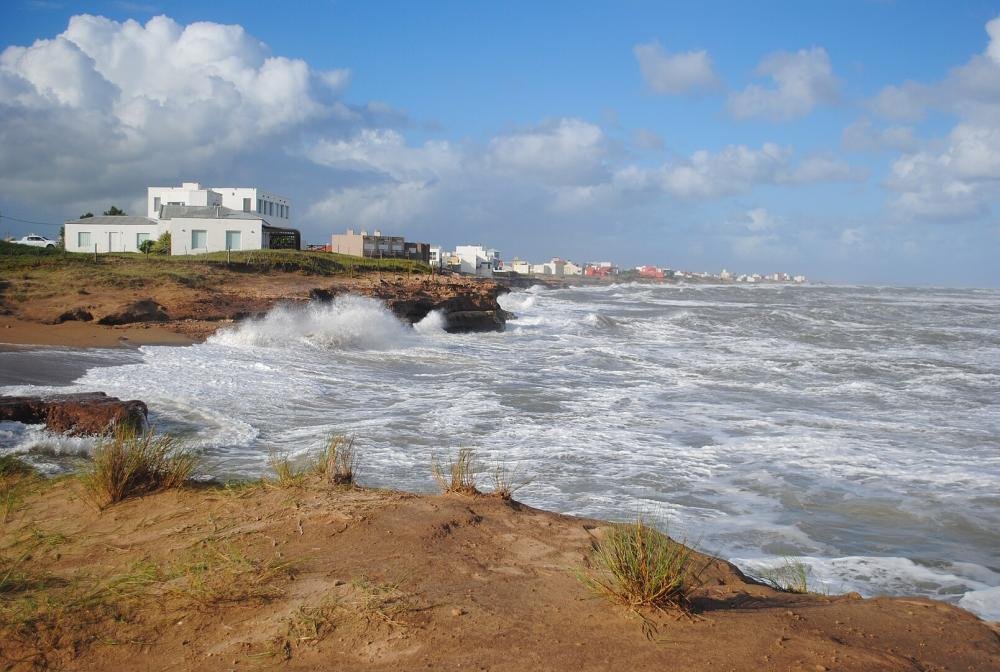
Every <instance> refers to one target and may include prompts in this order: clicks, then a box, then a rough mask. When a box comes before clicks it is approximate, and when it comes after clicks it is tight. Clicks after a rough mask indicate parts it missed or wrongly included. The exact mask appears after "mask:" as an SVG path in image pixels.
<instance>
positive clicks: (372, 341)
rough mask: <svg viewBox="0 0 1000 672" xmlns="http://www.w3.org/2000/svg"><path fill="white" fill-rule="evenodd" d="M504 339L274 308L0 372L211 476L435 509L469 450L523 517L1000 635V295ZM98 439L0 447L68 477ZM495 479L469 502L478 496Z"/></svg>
mask: <svg viewBox="0 0 1000 672" xmlns="http://www.w3.org/2000/svg"><path fill="white" fill-rule="evenodd" d="M501 303H502V304H503V306H504V307H505V308H506V309H508V310H510V311H512V312H514V313H515V314H516V315H517V318H516V319H515V320H512V321H511V322H509V323H508V328H507V330H506V331H504V332H502V333H488V334H463V335H450V334H446V333H444V331H443V330H442V328H441V326H442V322H441V318H440V316H438V315H436V314H431V315H430V316H428V317H427V318H425V319H424V321H423V322H421V323H420V324H418V325H416V327H415V328H410V327H409V326H407V325H404V324H402V323H401V322H399V321H398V320H397V319H396V318H395V317H393V316H392V314H391V313H389V312H388V311H386V310H385V308H384V307H383V306H382V305H381V304H379V303H378V302H376V301H374V300H371V299H365V298H360V297H353V296H345V297H340V298H338V299H337V300H335V301H334V302H333V303H332V304H311V305H309V306H307V307H279V308H276V309H274V310H273V311H272V312H271V313H269V314H268V315H267V316H266V317H265V318H263V319H260V320H257V321H253V322H246V323H243V324H241V325H239V326H237V327H234V328H231V329H228V330H226V331H223V332H220V333H218V334H216V335H215V336H213V337H211V338H210V339H209V340H208V341H207V342H206V343H203V344H199V345H194V346H190V347H165V346H164V347H159V346H157V347H153V346H147V347H142V348H138V349H134V350H128V349H114V350H90V351H74V350H71V349H60V348H11V349H8V350H6V351H3V352H0V386H2V387H0V392H2V393H4V394H30V393H39V392H44V391H55V390H59V391H67V390H72V391H91V390H102V391H105V392H107V393H108V394H111V395H115V396H118V397H122V398H128V399H132V398H138V399H142V400H144V401H146V402H147V403H148V404H149V408H150V421H151V423H152V424H153V425H155V426H156V427H157V428H158V429H159V430H160V431H168V432H172V433H175V434H178V435H180V436H181V437H183V438H184V439H185V440H186V441H188V442H189V443H191V444H192V445H194V446H196V447H197V448H198V449H199V450H200V451H201V452H202V453H203V454H204V457H205V460H204V464H203V467H202V472H203V474H202V475H203V476H205V477H209V476H211V477H215V478H220V479H225V478H231V477H257V476H260V475H262V474H264V473H266V472H267V469H268V468H267V457H268V454H269V452H271V451H275V450H277V451H287V452H291V453H293V454H302V453H306V452H309V451H314V450H317V449H318V448H320V446H321V445H323V444H324V443H325V441H326V439H327V438H328V437H329V436H330V435H331V434H334V433H340V434H350V435H354V436H356V437H357V445H358V446H359V448H360V450H361V466H360V469H359V472H358V474H359V481H360V482H361V483H363V484H365V485H371V486H385V487H392V488H399V489H404V490H410V491H418V492H431V491H433V490H434V481H433V478H432V475H431V462H432V460H433V459H435V458H437V459H438V460H441V461H446V460H447V459H448V458H449V457H450V456H451V455H453V454H454V452H455V451H456V450H457V449H458V448H459V447H471V448H474V449H475V450H476V451H477V454H478V455H479V457H480V460H481V461H482V462H483V463H484V464H486V465H490V464H492V463H493V462H494V461H495V460H497V459H500V460H503V461H505V462H506V463H507V464H508V465H509V466H510V467H512V468H516V472H517V474H518V476H519V477H523V478H525V479H526V480H530V482H529V483H528V484H527V485H526V486H525V487H523V489H521V490H520V491H519V492H518V493H517V496H518V499H520V500H522V501H523V502H525V503H526V504H529V505H531V506H537V507H541V508H546V509H551V510H555V511H560V512H564V513H571V514H576V515H581V516H591V517H596V518H602V519H609V520H628V519H634V518H635V517H636V516H637V515H643V516H645V517H647V518H648V519H651V520H653V521H655V522H656V523H657V524H659V525H660V526H661V527H662V528H663V529H665V530H666V531H668V532H669V533H670V534H671V535H672V536H674V537H675V538H679V539H684V540H686V541H687V542H688V543H690V544H692V545H694V546H695V547H697V548H698V549H700V550H703V551H705V552H708V553H712V554H716V555H719V556H721V557H724V558H727V559H729V560H731V561H733V562H734V563H736V564H737V565H739V566H740V567H741V568H743V569H744V570H746V571H748V572H750V573H752V574H756V575H758V576H759V575H761V573H762V572H764V571H766V569H767V568H768V567H778V566H782V564H783V563H787V562H801V563H802V564H803V565H804V566H805V567H806V568H807V569H808V572H809V577H808V578H809V586H810V589H812V590H817V591H820V592H830V593H841V592H847V591H858V592H860V593H861V594H863V595H865V596H871V595H879V594H888V595H904V594H906V595H925V596H929V597H933V598H936V599H941V600H946V601H949V602H953V603H957V604H959V605H961V606H963V607H965V608H968V609H969V610H971V611H973V612H975V613H977V614H979V615H981V616H983V617H984V618H988V619H992V620H1000V291H997V290H973V289H916V288H891V287H852V286H786V285H763V286H733V285H727V286H708V285H699V286H685V285H680V286H678V285H652V284H618V285H603V286H598V287H578V288H570V289H557V290H547V289H542V288H539V287H535V288H532V289H531V290H529V291H516V292H513V293H511V294H509V295H507V296H505V297H503V298H502V299H501ZM91 447H92V440H90V439H81V438H66V437H60V436H54V435H51V434H48V433H47V432H45V431H44V430H42V429H41V428H39V427H28V428H25V427H23V426H20V425H16V424H14V423H5V424H0V451H4V452H11V451H13V452H19V453H23V454H25V455H26V456H28V458H29V459H30V460H32V461H33V462H35V463H36V464H37V465H39V466H40V467H41V468H43V469H45V470H47V471H50V472H58V471H60V470H63V469H65V468H67V466H66V465H67V464H68V457H67V456H73V455H77V454H80V453H85V452H86V451H87V450H89V449H90V448H91ZM485 481H486V479H485V478H484V487H486V486H487V483H486V482H485Z"/></svg>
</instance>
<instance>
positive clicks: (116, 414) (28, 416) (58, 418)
mask: <svg viewBox="0 0 1000 672" xmlns="http://www.w3.org/2000/svg"><path fill="white" fill-rule="evenodd" d="M148 412H149V411H148V409H147V408H146V404H144V403H143V402H141V401H138V400H133V401H122V400H121V399H118V398H116V397H109V396H108V395H106V394H104V393H103V392H87V393H83V394H61V395H52V396H46V397H2V396H0V421H8V422H9V421H13V422H23V423H25V424H29V425H38V424H45V426H46V427H48V428H49V429H51V430H52V431H54V432H68V433H70V434H104V433H106V432H107V431H108V430H110V429H113V428H115V427H117V426H124V427H128V428H130V429H132V430H134V431H137V432H140V431H144V430H145V429H146V427H147V423H146V416H147V414H148Z"/></svg>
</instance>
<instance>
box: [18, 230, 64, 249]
mask: <svg viewBox="0 0 1000 672" xmlns="http://www.w3.org/2000/svg"><path fill="white" fill-rule="evenodd" d="M14 242H15V243H19V244H21V245H32V246H34V247H56V246H57V245H58V244H59V241H56V240H52V239H51V238H46V237H45V236H39V235H38V234H37V233H31V234H28V235H27V236H25V237H24V238H22V239H20V240H15V241H14Z"/></svg>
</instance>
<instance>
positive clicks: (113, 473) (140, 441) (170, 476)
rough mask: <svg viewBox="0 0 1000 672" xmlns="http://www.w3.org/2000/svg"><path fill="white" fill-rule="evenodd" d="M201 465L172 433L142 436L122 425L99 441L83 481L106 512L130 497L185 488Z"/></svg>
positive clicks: (87, 489)
mask: <svg viewBox="0 0 1000 672" xmlns="http://www.w3.org/2000/svg"><path fill="white" fill-rule="evenodd" d="M197 464H198V457H197V455H196V454H195V453H194V452H193V451H191V450H190V449H188V448H185V447H183V446H181V445H180V444H179V443H178V442H177V441H176V440H175V439H174V438H173V437H172V436H170V435H169V434H163V435H156V433H155V432H153V431H149V432H146V433H144V434H139V433H136V432H134V431H132V430H131V429H129V428H126V427H124V426H119V427H118V428H116V429H115V430H114V432H112V433H111V434H110V435H108V436H105V437H102V438H101V439H100V440H99V441H98V444H97V447H96V448H95V449H94V454H93V458H92V460H91V462H90V464H89V465H88V466H87V467H86V469H85V470H84V472H83V473H82V474H81V476H80V478H81V480H82V481H83V485H84V488H85V489H86V491H87V494H88V496H89V497H90V499H91V501H92V502H93V503H94V504H95V505H96V506H97V507H98V508H100V509H103V508H106V507H108V506H110V505H112V504H115V503H117V502H120V501H122V500H124V499H128V498H129V497H135V496H137V495H143V494H146V493H149V492H155V491H157V490H165V489H167V488H178V487H181V486H182V485H184V484H185V483H187V481H188V480H189V479H190V478H191V474H192V473H193V471H194V469H195V467H196V466H197Z"/></svg>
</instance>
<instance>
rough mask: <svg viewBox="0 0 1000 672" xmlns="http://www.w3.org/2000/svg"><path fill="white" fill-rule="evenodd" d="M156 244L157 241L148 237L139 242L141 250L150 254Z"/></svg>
mask: <svg viewBox="0 0 1000 672" xmlns="http://www.w3.org/2000/svg"><path fill="white" fill-rule="evenodd" d="M155 246H156V241H153V240H150V239H149V238H147V239H146V240H144V241H142V242H141V243H139V251H140V252H142V253H143V254H145V255H147V256H148V255H149V253H150V252H152V251H153V248H154V247H155Z"/></svg>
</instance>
